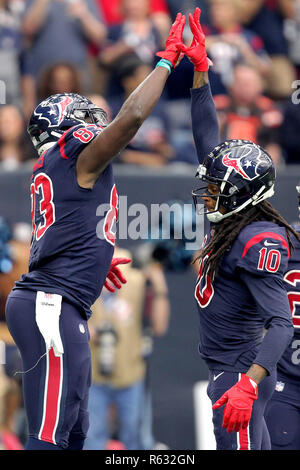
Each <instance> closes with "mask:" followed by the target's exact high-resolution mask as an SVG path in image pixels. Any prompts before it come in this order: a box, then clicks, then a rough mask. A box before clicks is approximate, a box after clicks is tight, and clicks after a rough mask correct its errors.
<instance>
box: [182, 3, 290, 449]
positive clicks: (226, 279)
mask: <svg viewBox="0 0 300 470" xmlns="http://www.w3.org/2000/svg"><path fill="white" fill-rule="evenodd" d="M189 21H190V27H191V31H192V33H193V37H194V39H193V42H192V44H191V46H190V47H187V46H185V45H183V44H181V45H180V46H178V48H179V50H180V51H182V52H184V53H185V54H186V55H187V56H188V57H189V59H190V60H191V62H192V63H193V64H194V70H195V73H194V83H193V89H192V92H191V95H192V105H191V106H192V109H191V112H192V124H193V133H194V140H195V145H196V148H197V153H198V157H199V162H200V166H199V168H198V171H197V174H196V177H197V178H199V179H200V180H201V181H203V186H201V187H200V188H199V189H197V190H195V191H194V192H193V196H194V199H195V203H196V205H197V207H199V205H198V204H199V202H200V203H201V204H203V205H204V213H206V216H207V219H208V220H209V222H210V223H211V226H210V230H209V233H208V234H207V236H206V237H205V240H204V244H203V247H202V249H201V250H200V254H199V257H198V258H197V261H198V262H199V275H198V278H197V282H196V288H195V298H196V301H197V306H198V312H199V323H200V325H199V331H200V342H199V352H200V355H201V357H202V358H203V359H204V360H205V361H206V363H207V365H208V368H209V385H208V390H207V393H208V396H209V397H210V399H211V402H212V405H213V425H214V433H215V438H216V445H217V449H218V450H236V449H239V450H261V449H270V438H269V434H268V430H267V427H266V423H265V420H264V410H265V407H266V403H267V402H268V400H269V399H270V397H271V395H272V393H273V390H274V387H275V383H276V364H277V362H278V360H279V359H280V357H281V356H282V354H283V352H284V350H285V348H286V347H287V345H288V344H289V342H290V340H291V338H292V335H293V325H292V321H291V316H290V313H289V302H288V298H287V294H286V290H285V287H284V281H283V276H284V273H285V272H286V267H287V263H288V259H289V257H290V254H291V251H292V249H293V237H296V238H298V239H299V236H298V235H297V233H296V232H295V230H294V229H293V228H292V227H290V226H289V225H288V223H287V222H286V221H285V220H284V219H283V217H282V216H281V215H280V214H279V213H278V212H277V211H276V210H275V209H274V208H273V206H272V205H271V204H270V203H269V202H268V201H267V199H268V198H270V197H271V196H272V195H273V194H274V182H275V169H274V165H273V161H272V159H271V157H270V156H269V155H268V154H267V152H265V150H264V149H262V148H261V147H260V146H258V145H256V144H254V143H252V142H249V141H246V140H231V141H227V142H224V143H219V134H218V123H217V117H216V111H215V108H214V104H213V100H212V97H211V93H210V88H209V83H208V74H207V71H208V67H209V61H208V59H207V56H206V50H205V36H204V34H203V31H202V28H201V25H200V10H199V9H196V10H195V12H194V15H189ZM208 147H210V152H209V153H206V148H208Z"/></svg>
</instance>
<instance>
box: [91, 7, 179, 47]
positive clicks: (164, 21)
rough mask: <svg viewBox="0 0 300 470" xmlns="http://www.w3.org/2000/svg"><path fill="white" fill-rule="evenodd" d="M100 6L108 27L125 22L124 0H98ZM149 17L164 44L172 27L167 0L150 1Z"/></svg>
mask: <svg viewBox="0 0 300 470" xmlns="http://www.w3.org/2000/svg"><path fill="white" fill-rule="evenodd" d="M98 4H99V7H100V11H101V13H102V15H103V19H104V21H105V22H106V24H107V25H108V26H113V25H115V24H120V23H122V22H123V21H124V12H123V8H122V0H98ZM178 11H181V8H178V10H176V13H177V12H178ZM149 16H150V18H151V20H152V21H153V23H154V24H155V26H156V28H157V29H158V31H159V32H160V35H161V39H162V42H164V41H165V39H166V37H167V34H168V31H169V29H170V26H171V25H170V23H171V20H170V15H169V10H168V5H167V2H166V1H165V0H149Z"/></svg>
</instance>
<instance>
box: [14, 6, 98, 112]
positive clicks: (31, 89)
mask: <svg viewBox="0 0 300 470" xmlns="http://www.w3.org/2000/svg"><path fill="white" fill-rule="evenodd" d="M22 30H23V33H24V38H25V40H26V42H27V43H29V47H28V48H27V50H26V53H25V55H24V61H23V62H24V63H23V74H24V77H23V81H24V93H25V99H26V103H25V105H26V115H30V113H31V112H32V110H33V109H34V107H35V106H36V96H35V85H36V80H38V78H39V75H40V73H41V71H42V70H44V69H45V67H47V66H49V65H51V64H53V63H57V62H62V61H63V62H65V61H67V62H69V63H72V64H74V65H75V66H77V67H79V68H80V70H81V71H82V74H83V79H84V81H83V84H84V86H85V88H86V89H87V90H88V89H89V86H90V82H91V77H90V72H89V68H88V53H89V45H90V43H91V42H92V43H95V44H97V45H99V44H100V43H101V42H102V41H103V40H104V39H105V37H106V27H105V26H104V24H103V23H102V22H101V21H100V16H99V11H98V9H97V6H96V4H95V1H94V0H75V1H70V0H28V2H26V11H25V14H24V17H23V21H22Z"/></svg>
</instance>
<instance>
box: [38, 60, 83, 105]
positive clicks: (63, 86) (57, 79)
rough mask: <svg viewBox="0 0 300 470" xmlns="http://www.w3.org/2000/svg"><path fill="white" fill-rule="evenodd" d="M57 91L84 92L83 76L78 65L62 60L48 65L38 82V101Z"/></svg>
mask: <svg viewBox="0 0 300 470" xmlns="http://www.w3.org/2000/svg"><path fill="white" fill-rule="evenodd" d="M56 93H78V94H79V95H81V94H82V86H81V76H80V74H79V71H78V69H77V67H75V66H74V65H72V64H70V63H68V62H60V63H56V64H53V65H50V66H49V67H47V68H46V69H45V70H44V71H43V73H42V75H41V78H40V81H39V83H38V101H39V102H41V101H43V100H44V99H45V98H47V97H48V96H50V95H54V94H56Z"/></svg>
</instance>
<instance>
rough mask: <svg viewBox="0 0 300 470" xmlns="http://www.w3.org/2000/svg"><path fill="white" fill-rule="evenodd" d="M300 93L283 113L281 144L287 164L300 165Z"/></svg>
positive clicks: (288, 101) (287, 103) (290, 101)
mask: <svg viewBox="0 0 300 470" xmlns="http://www.w3.org/2000/svg"><path fill="white" fill-rule="evenodd" d="M298 97H299V92H298V93H297V92H295V95H293V96H292V99H291V98H289V99H288V100H287V101H286V103H285V105H284V111H283V123H282V126H281V129H280V142H281V145H282V148H283V152H284V158H285V161H286V163H287V164H297V163H298V164H299V163H300V137H299V129H300V100H299V98H298Z"/></svg>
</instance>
